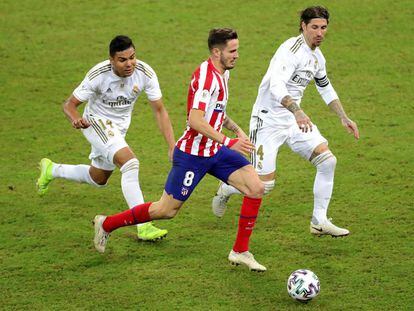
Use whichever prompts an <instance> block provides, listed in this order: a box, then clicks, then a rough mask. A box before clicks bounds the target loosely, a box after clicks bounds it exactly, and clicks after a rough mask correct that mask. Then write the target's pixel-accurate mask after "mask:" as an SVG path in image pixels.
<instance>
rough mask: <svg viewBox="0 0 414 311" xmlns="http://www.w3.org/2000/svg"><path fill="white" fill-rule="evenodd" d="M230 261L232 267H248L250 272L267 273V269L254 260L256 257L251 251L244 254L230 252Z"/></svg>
mask: <svg viewBox="0 0 414 311" xmlns="http://www.w3.org/2000/svg"><path fill="white" fill-rule="evenodd" d="M229 261H230V263H231V264H232V265H236V266H238V265H240V264H243V265H246V266H247V267H248V268H249V270H250V271H256V272H265V271H266V270H267V269H266V267H265V266H263V265H261V264H260V263H258V262H257V261H256V259H254V256H253V254H252V253H250V252H249V251H245V252H243V253H237V252H235V251H234V250H231V251H230V254H229Z"/></svg>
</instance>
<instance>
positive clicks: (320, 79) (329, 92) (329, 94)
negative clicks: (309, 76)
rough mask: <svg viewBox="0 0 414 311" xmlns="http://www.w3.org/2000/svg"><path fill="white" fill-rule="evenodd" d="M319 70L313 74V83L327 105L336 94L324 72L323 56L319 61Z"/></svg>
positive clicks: (336, 97)
mask: <svg viewBox="0 0 414 311" xmlns="http://www.w3.org/2000/svg"><path fill="white" fill-rule="evenodd" d="M319 66H320V67H319V70H318V71H317V72H316V74H315V78H314V79H315V85H316V89H317V90H318V92H319V94H320V95H321V97H322V99H323V101H324V102H325V103H326V104H327V105H329V104H330V103H331V102H332V101H333V100H335V99H338V98H339V97H338V94H336V92H335V89H334V88H333V86H332V83H331V82H330V81H329V79H328V75H327V73H326V65H325V59H324V58H323V56H322V57H321V59H320V61H319Z"/></svg>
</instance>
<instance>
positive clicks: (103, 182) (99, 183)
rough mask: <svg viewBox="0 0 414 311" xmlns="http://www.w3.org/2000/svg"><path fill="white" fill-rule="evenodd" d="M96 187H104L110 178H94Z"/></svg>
mask: <svg viewBox="0 0 414 311" xmlns="http://www.w3.org/2000/svg"><path fill="white" fill-rule="evenodd" d="M94 182H95V187H98V188H103V187H106V186H107V185H108V179H100V180H94Z"/></svg>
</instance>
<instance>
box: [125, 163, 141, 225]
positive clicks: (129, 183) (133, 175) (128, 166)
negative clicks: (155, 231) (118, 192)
mask: <svg viewBox="0 0 414 311" xmlns="http://www.w3.org/2000/svg"><path fill="white" fill-rule="evenodd" d="M120 171H121V174H122V176H121V187H122V193H123V194H124V198H125V201H126V202H127V204H128V206H129V208H130V209H131V208H133V207H135V206H137V205H139V204H143V203H144V196H143V195H142V191H141V187H140V186H139V180H138V175H139V161H138V159H136V158H134V159H131V160H129V161H127V162H126V163H125V164H124V165H122V167H121V168H120ZM142 225H144V224H138V225H137V226H142Z"/></svg>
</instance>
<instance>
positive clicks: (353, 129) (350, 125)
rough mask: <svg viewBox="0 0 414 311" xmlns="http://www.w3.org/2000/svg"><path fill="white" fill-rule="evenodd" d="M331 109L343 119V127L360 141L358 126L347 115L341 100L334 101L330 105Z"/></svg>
mask: <svg viewBox="0 0 414 311" xmlns="http://www.w3.org/2000/svg"><path fill="white" fill-rule="evenodd" d="M329 108H331V110H332V111H333V112H335V113H336V115H337V116H338V117H339V118H340V119H341V123H342V125H343V126H344V127H345V128H346V129H347V131H348V132H349V133H352V134H354V137H355V139H359V131H358V126H357V124H356V123H355V122H354V121H352V120H351V119H350V118H349V117H348V116H347V115H346V113H345V110H344V107H342V104H341V101H340V100H339V98H337V99H334V100H333V101H331V102H330V103H329Z"/></svg>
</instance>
